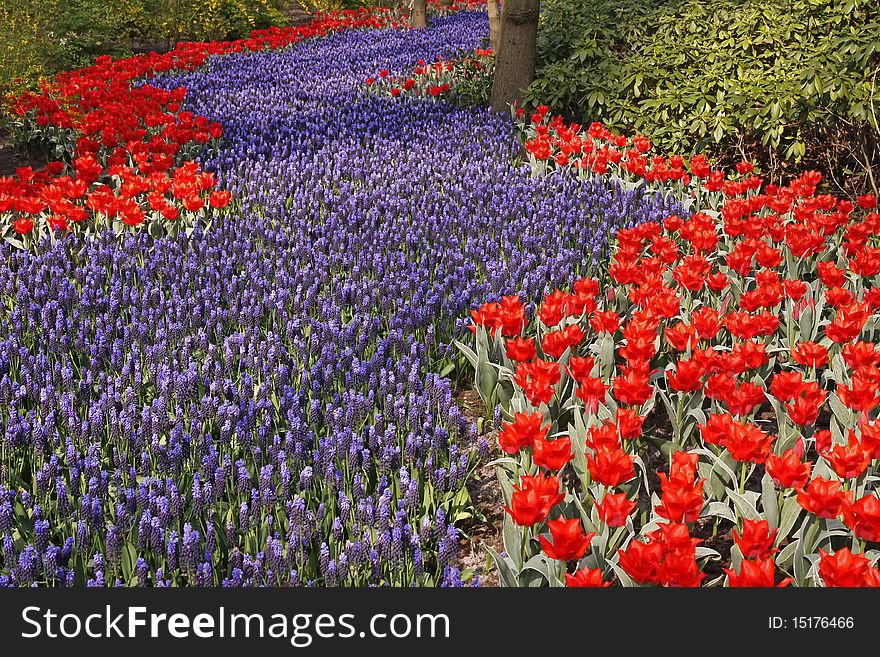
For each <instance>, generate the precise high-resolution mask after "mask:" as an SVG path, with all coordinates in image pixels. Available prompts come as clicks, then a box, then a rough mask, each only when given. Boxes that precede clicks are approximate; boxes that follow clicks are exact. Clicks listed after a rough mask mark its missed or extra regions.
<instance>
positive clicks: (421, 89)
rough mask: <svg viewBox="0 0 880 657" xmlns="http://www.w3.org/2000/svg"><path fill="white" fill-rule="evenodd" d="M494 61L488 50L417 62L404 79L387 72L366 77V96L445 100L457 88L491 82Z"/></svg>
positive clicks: (402, 76)
mask: <svg viewBox="0 0 880 657" xmlns="http://www.w3.org/2000/svg"><path fill="white" fill-rule="evenodd" d="M494 70H495V57H494V55H493V54H492V51H491V50H490V49H488V48H485V49H477V50H476V51H475V52H474V54H473V55H466V56H464V57H460V58H457V59H444V58H443V57H440V56H438V57H437V59H436V61H433V62H426V61H424V60H420V61H419V62H417V63H416V66H415V67H414V68H413V69H412V71H410V72H409V73H408V74H406V75H399V76H393V75H391V73H390V72H389V71H388V70H387V69H382V70H380V71H379V72H378V74H377V75H374V76H370V77H368V78H367V79H366V80H365V82H364V84H365V85H366V88H367V90H368V92H370V93H375V94H378V95H384V96H391V97H393V98H397V97H403V98H408V97H416V98H418V97H421V98H437V99H446V98H448V97H449V96H450V94H455V93H456V92H457V91H458V90H459V89H460V88H462V87H463V86H464V85H467V84H468V83H472V82H474V81H475V80H477V79H491V76H492V73H493V71H494Z"/></svg>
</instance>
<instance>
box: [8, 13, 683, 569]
mask: <svg viewBox="0 0 880 657" xmlns="http://www.w3.org/2000/svg"><path fill="white" fill-rule="evenodd" d="M486 34H487V25H486V20H485V18H484V16H483V15H482V14H480V13H476V12H462V13H459V14H456V15H452V16H447V17H443V18H440V19H437V20H436V21H434V23H433V26H432V28H431V29H429V30H427V31H418V32H416V31H402V30H388V29H383V30H377V29H364V30H346V31H341V32H338V33H336V34H329V35H326V36H320V37H315V38H311V39H306V40H303V41H299V43H297V44H296V45H294V46H293V47H290V48H286V49H279V50H276V51H274V52H264V51H261V50H259V49H257V50H255V51H252V52H251V51H249V49H243V50H244V52H241V53H231V54H225V55H223V56H216V57H211V58H208V59H207V60H206V61H205V62H203V64H204V65H203V66H201V67H200V68H198V69H196V70H192V71H188V72H186V71H185V72H183V73H180V74H174V73H168V74H166V75H165V76H163V77H157V78H154V79H152V80H151V82H150V84H151V85H153V86H154V87H155V88H157V89H167V90H169V91H170V90H173V89H177V88H185V89H186V90H187V92H186V95H185V97H183V98H182V99H181V103H182V110H183V111H187V112H190V113H192V115H193V116H199V117H201V116H203V117H205V118H206V120H207V121H208V122H209V124H210V123H214V122H216V123H219V124H220V125H221V126H222V132H223V134H222V138H221V139H220V140H219V141H218V142H217V143H216V145H215V147H214V148H213V149H212V150H208V151H205V152H204V154H203V156H202V161H201V162H200V163H199V164H200V167H201V170H204V171H207V172H210V173H213V174H214V175H215V176H216V181H217V184H218V186H219V187H220V188H221V189H224V190H226V191H228V192H230V193H231V194H232V196H233V198H236V199H237V200H236V201H235V202H234V203H232V204H231V205H229V206H228V207H227V208H226V211H225V212H223V213H219V214H218V215H217V216H216V217H214V219H213V223H212V225H210V227H209V226H207V225H206V224H205V222H193V226H192V230H191V231H178V232H173V233H171V234H167V235H165V236H163V237H159V238H154V237H153V236H151V235H150V234H149V233H148V232H147V231H143V230H131V231H121V232H118V231H113V230H112V228H111V227H109V226H103V228H102V226H101V225H97V226H96V229H95V230H94V231H90V232H89V233H86V232H76V231H71V233H69V234H65V236H64V237H63V239H53V240H50V239H48V238H46V239H44V240H43V241H42V242H40V243H39V248H38V249H35V250H32V251H22V250H17V249H14V248H13V247H11V246H9V245H4V246H3V247H2V248H3V254H2V255H3V257H2V259H0V287H2V289H0V294H2V299H3V303H2V305H0V335H2V338H0V424H2V427H3V435H2V452H0V535H2V545H0V555H2V556H0V584H2V585H12V586H29V585H34V584H36V585H43V584H46V585H62V586H71V585H94V586H104V585H107V586H112V585H145V586H171V585H173V586H192V585H196V586H205V585H228V586H240V585H248V586H253V585H265V586H274V585H318V586H325V585H326V586H332V585H441V584H442V585H460V584H461V583H462V574H461V573H460V572H459V570H458V569H457V568H456V567H455V565H454V564H455V556H456V553H457V550H458V542H459V540H460V527H461V526H462V523H465V522H467V519H468V515H469V514H470V512H471V504H470V501H469V499H468V494H467V490H466V484H467V482H468V479H469V476H470V474H471V473H472V471H473V469H474V468H475V467H476V465H477V463H478V462H479V460H480V459H485V458H486V456H487V454H488V451H489V449H488V445H487V443H486V440H485V439H483V438H480V437H478V436H477V432H476V427H475V426H474V425H472V424H470V423H469V422H468V421H467V420H466V419H465V418H464V417H463V415H462V413H461V411H460V410H459V409H458V407H457V406H456V404H455V402H454V400H453V390H452V387H451V384H450V382H449V381H448V380H447V379H446V378H444V377H442V376H440V375H439V374H438V372H440V371H443V370H446V371H448V364H449V363H450V362H451V359H452V358H453V357H454V348H453V347H452V346H451V342H452V340H453V338H454V337H456V336H460V335H461V333H462V331H463V330H464V328H465V327H464V322H463V321H462V319H461V318H463V317H464V316H465V315H466V312H467V310H468V309H470V308H471V307H473V306H474V305H475V304H477V303H478V302H480V301H482V300H484V299H486V298H490V299H496V300H500V295H501V294H503V293H519V294H520V295H521V297H522V298H523V299H524V300H526V301H529V300H538V299H540V298H541V296H542V295H543V294H544V293H545V292H546V291H548V290H549V286H551V285H553V286H555V285H559V284H562V283H564V282H566V281H569V280H571V278H572V276H573V275H576V274H577V273H578V272H581V271H583V270H584V269H585V267H586V265H587V264H588V263H589V262H590V261H591V259H593V258H594V257H595V256H598V255H600V254H601V253H602V252H603V250H604V248H605V243H606V236H607V234H608V232H609V231H610V230H613V229H614V227H617V226H623V225H633V224H638V223H642V222H644V221H648V220H654V221H659V220H661V219H662V218H664V217H666V216H668V215H670V214H674V213H675V212H678V211H680V208H679V207H678V206H677V204H676V203H675V202H674V201H668V200H664V199H663V198H662V197H661V196H657V195H646V194H645V192H644V191H643V190H640V189H624V188H623V187H622V186H620V185H618V184H617V183H614V182H606V181H603V180H599V179H597V180H582V179H579V178H577V177H575V176H571V175H566V173H565V172H556V173H553V174H551V175H548V176H545V177H533V176H532V175H531V172H530V169H529V167H528V166H522V165H519V164H516V159H515V155H516V154H517V152H518V151H519V149H520V142H519V140H518V137H517V128H516V126H515V123H514V121H513V120H508V119H506V118H504V117H499V116H496V115H493V114H491V113H490V112H488V111H487V110H484V109H476V108H460V107H456V106H453V105H450V104H446V103H442V102H434V101H433V100H430V99H415V100H406V101H404V100H403V99H400V98H398V99H395V98H390V97H388V98H385V97H379V96H377V95H375V94H368V93H366V92H365V91H364V89H363V80H365V79H366V78H367V77H369V76H375V75H377V74H378V71H379V70H382V69H390V70H391V71H392V72H393V74H394V75H400V74H402V73H403V72H405V71H407V70H409V69H411V68H412V66H413V65H414V64H415V62H417V61H418V60H420V59H424V60H426V61H432V60H434V59H435V58H436V56H438V55H441V56H444V57H452V56H454V55H455V53H457V52H458V51H462V50H471V51H472V50H474V49H475V48H477V47H479V46H480V45H481V43H482V41H483V40H484V38H485V36H486ZM228 50H229V49H220V51H219V52H222V53H227V52H228ZM218 54H219V53H218ZM190 68H194V67H190ZM206 125H208V124H206ZM211 183H212V184H213V183H214V180H211ZM529 311H531V306H530V307H529Z"/></svg>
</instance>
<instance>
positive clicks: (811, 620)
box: [768, 616, 855, 630]
mask: <svg viewBox="0 0 880 657" xmlns="http://www.w3.org/2000/svg"><path fill="white" fill-rule="evenodd" d="M768 626H769V627H770V629H771V630H851V629H853V628H854V627H855V619H854V618H853V617H852V616H789V617H787V618H784V617H782V616H770V617H769V619H768Z"/></svg>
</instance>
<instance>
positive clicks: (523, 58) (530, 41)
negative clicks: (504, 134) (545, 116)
mask: <svg viewBox="0 0 880 657" xmlns="http://www.w3.org/2000/svg"><path fill="white" fill-rule="evenodd" d="M539 13H540V0H504V5H503V7H502V9H501V43H500V45H499V48H498V62H497V64H496V65H495V79H494V80H493V81H492V109H494V110H496V111H498V112H504V111H507V108H508V106H509V105H511V104H512V103H516V104H517V105H518V106H522V103H523V93H524V92H525V90H526V87H528V86H529V85H530V84H531V83H532V80H534V79H535V56H536V51H537V42H538V14H539Z"/></svg>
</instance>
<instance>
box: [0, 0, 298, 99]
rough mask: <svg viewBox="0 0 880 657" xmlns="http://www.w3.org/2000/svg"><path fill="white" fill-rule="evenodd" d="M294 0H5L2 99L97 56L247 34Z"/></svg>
mask: <svg viewBox="0 0 880 657" xmlns="http://www.w3.org/2000/svg"><path fill="white" fill-rule="evenodd" d="M293 4H294V3H293V2H292V1H291V0H39V1H38V0H14V2H12V3H6V2H3V3H0V98H3V97H6V96H8V95H10V94H16V93H20V92H21V91H23V90H25V89H29V88H34V87H36V86H37V85H38V84H39V82H40V80H42V79H44V78H46V77H48V76H50V75H52V74H54V73H57V72H58V71H63V70H70V69H74V68H79V67H82V66H87V65H89V64H91V63H92V62H94V60H95V57H97V56H99V55H111V56H113V57H124V56H127V55H130V54H131V53H132V52H133V51H134V50H153V49H163V48H168V47H171V46H172V45H173V43H174V42H176V41H180V40H190V41H206V40H211V39H235V38H241V37H246V36H247V35H248V34H249V33H250V32H251V30H253V29H259V28H265V27H268V26H270V25H283V24H285V23H286V22H287V21H288V16H289V10H290V8H291V6H292V5H293Z"/></svg>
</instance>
